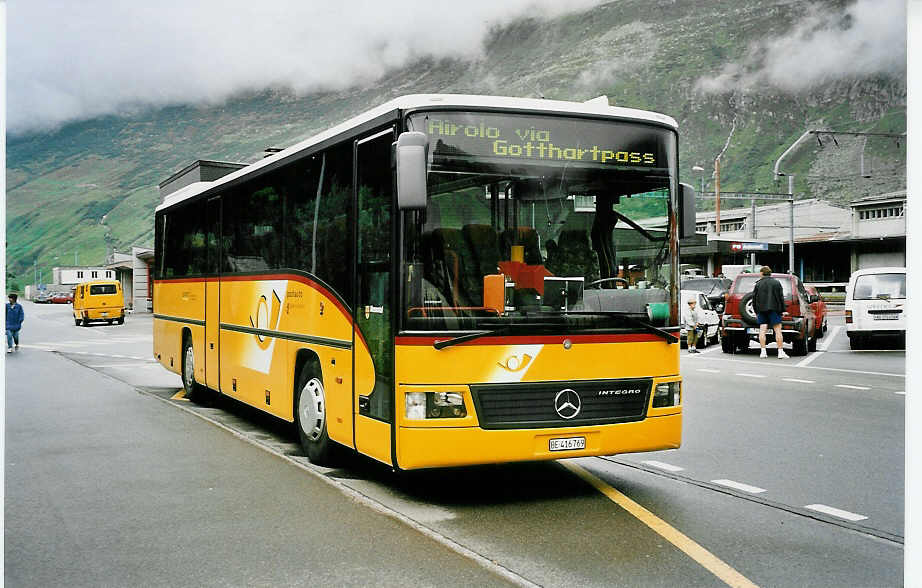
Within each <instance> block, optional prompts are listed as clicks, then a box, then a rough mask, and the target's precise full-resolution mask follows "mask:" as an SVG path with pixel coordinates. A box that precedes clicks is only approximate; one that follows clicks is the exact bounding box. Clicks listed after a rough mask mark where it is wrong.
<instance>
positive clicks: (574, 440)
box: [548, 437, 586, 451]
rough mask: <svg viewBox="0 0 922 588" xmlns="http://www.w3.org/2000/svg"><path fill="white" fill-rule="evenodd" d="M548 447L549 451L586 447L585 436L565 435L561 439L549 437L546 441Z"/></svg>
mask: <svg viewBox="0 0 922 588" xmlns="http://www.w3.org/2000/svg"><path fill="white" fill-rule="evenodd" d="M548 449H550V450H551V451H570V450H573V449H586V438H585V437H565V438H563V439H551V440H550V441H548Z"/></svg>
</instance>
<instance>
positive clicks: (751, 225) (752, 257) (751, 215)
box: [749, 198, 756, 267]
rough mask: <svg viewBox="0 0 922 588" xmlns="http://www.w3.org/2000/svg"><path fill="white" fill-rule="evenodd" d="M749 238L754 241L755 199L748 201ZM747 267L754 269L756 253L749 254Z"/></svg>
mask: <svg viewBox="0 0 922 588" xmlns="http://www.w3.org/2000/svg"><path fill="white" fill-rule="evenodd" d="M749 237H750V238H752V240H753V241H755V240H756V199H755V198H750V199H749ZM749 265H751V266H753V267H755V265H756V252H755V251H753V252H752V253H750V254H749Z"/></svg>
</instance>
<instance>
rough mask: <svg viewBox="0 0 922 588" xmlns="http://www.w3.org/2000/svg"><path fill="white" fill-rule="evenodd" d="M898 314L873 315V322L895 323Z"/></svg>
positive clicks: (883, 313) (898, 316)
mask: <svg viewBox="0 0 922 588" xmlns="http://www.w3.org/2000/svg"><path fill="white" fill-rule="evenodd" d="M899 318H900V313H898V312H882V313H880V314H875V315H874V320H878V321H895V320H899Z"/></svg>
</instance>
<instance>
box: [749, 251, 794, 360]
mask: <svg viewBox="0 0 922 588" xmlns="http://www.w3.org/2000/svg"><path fill="white" fill-rule="evenodd" d="M759 271H760V272H761V273H762V277H761V278H760V279H759V281H758V282H756V285H755V286H754V287H753V289H752V308H753V310H755V311H756V317H757V318H758V320H759V347H761V349H762V351H761V352H760V353H759V357H768V353H766V351H765V335H766V333H767V331H768V327H769V326H771V328H772V330H773V331H775V342H776V343H777V344H778V359H787V357H788V354H787V353H785V352H784V338H783V337H782V336H781V313H783V312H784V290H783V289H782V287H781V282H779V281H778V280H776V279H775V278H773V277H772V268H770V267H768V266H767V265H763V266H762V269H760V270H759Z"/></svg>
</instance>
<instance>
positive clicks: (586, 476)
mask: <svg viewBox="0 0 922 588" xmlns="http://www.w3.org/2000/svg"><path fill="white" fill-rule="evenodd" d="M558 463H560V464H561V465H562V466H563V467H565V468H567V469H568V470H570V471H571V472H573V473H574V474H576V475H577V476H579V477H580V478H582V479H583V480H585V481H586V482H588V483H589V485H591V486H592V487H594V488H595V489H596V490H598V491H599V492H601V493H602V494H604V495H605V496H607V497H608V498H609V499H610V500H611V501H612V502H614V503H615V504H617V505H618V506H620V507H621V508H623V509H624V510H626V511H628V512H629V513H630V514H632V515H633V516H634V517H636V518H637V519H638V520H639V521H640V522H642V523H643V524H645V525H646V526H648V527H650V528H651V529H652V530H653V531H655V532H656V533H657V534H659V535H660V536H662V537H663V538H664V539H666V541H669V542H670V543H672V544H673V545H675V546H676V547H678V548H679V549H680V550H682V551H684V552H685V554H686V555H688V556H689V557H690V558H692V559H693V560H695V561H696V562H698V563H699V564H701V565H702V566H703V567H704V568H705V569H706V570H708V571H709V572H711V573H712V574H714V575H715V576H717V577H718V578H720V579H721V580H722V581H723V582H724V583H726V584H727V585H728V586H733V587H734V588H758V587H757V586H756V584H754V583H752V582H751V581H750V580H749V579H748V578H746V577H745V576H743V575H742V574H740V573H739V572H737V571H736V570H735V569H733V568H732V567H730V566H729V565H727V564H726V563H724V562H723V561H721V560H720V559H718V558H717V556H715V555H714V554H713V553H711V552H710V551H708V550H707V549H705V548H703V547H701V546H700V545H698V544H697V543H695V542H694V541H692V540H691V539H689V538H688V537H687V536H685V535H684V534H683V533H682V532H680V531H679V530H678V529H676V528H675V527H672V526H671V525H670V524H669V523H667V522H666V521H664V520H662V519H661V518H659V517H658V516H656V515H655V514H653V513H652V512H650V511H649V510H647V509H645V508H644V507H642V506H640V505H639V504H637V503H636V502H634V501H633V500H631V499H630V498H628V497H627V496H625V495H624V494H622V493H621V492H619V491H617V490H615V489H614V488H613V487H611V486H609V485H608V484H606V483H605V482H603V481H602V480H600V479H599V478H597V477H596V476H594V475H592V474H590V473H589V472H588V471H586V470H585V469H583V468H582V467H580V466H578V465H576V464H574V463H570V462H567V461H561V462H558Z"/></svg>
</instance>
